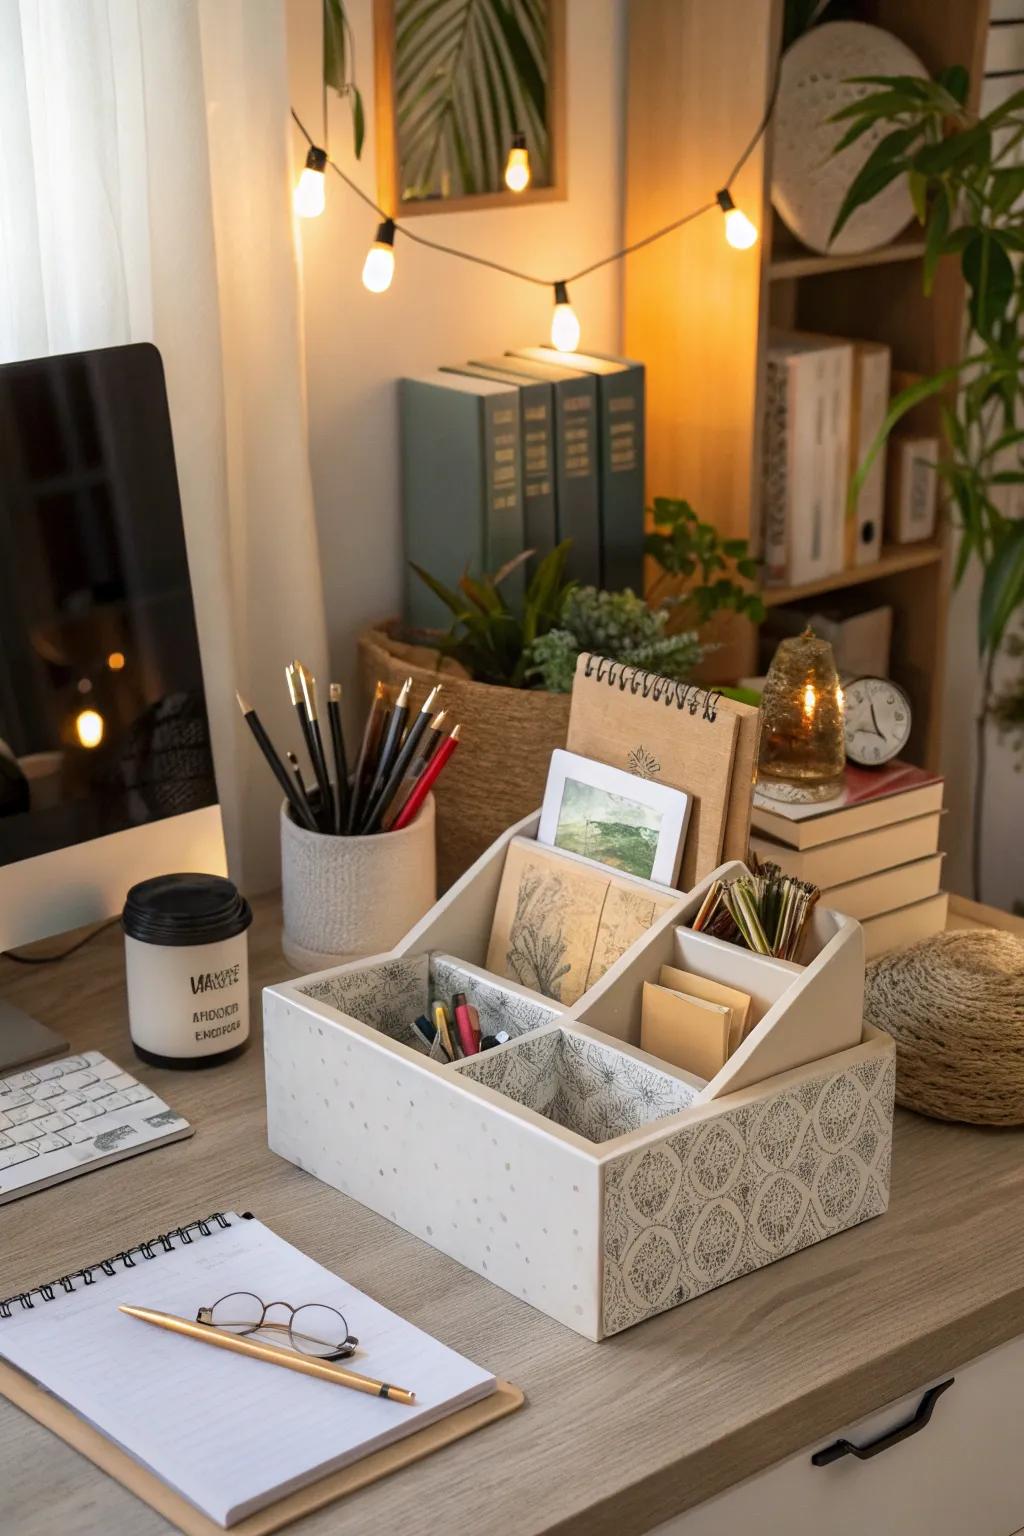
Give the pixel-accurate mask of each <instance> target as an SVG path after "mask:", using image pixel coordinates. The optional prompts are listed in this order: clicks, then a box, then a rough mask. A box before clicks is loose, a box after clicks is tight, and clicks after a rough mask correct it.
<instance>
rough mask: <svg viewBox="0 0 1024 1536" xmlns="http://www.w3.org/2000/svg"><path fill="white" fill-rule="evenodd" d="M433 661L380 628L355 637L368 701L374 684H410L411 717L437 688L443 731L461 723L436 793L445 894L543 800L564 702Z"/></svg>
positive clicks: (562, 730)
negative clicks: (441, 687) (444, 711)
mask: <svg viewBox="0 0 1024 1536" xmlns="http://www.w3.org/2000/svg"><path fill="white" fill-rule="evenodd" d="M437 661H438V655H437V652H436V651H433V650H429V649H427V648H426V647H423V646H417V645H405V644H404V643H403V642H401V641H399V640H395V639H393V638H392V636H391V635H390V634H389V633H388V631H387V629H385V628H379V629H369V630H365V631H364V632H363V634H362V635H360V637H359V671H360V678H361V681H362V685H363V692H364V694H365V696H366V699H367V700H368V699H369V698H370V697H371V696H372V692H373V685H374V683H375V682H376V681H377V679H378V678H379V679H380V680H381V682H385V683H401V682H402V681H404V679H405V678H407V677H411V678H412V680H413V699H412V703H413V708H414V709H417V708H419V706H420V704H421V703H422V701H423V699H424V698H425V696H426V694H427V693H428V691H429V690H430V689H431V688H433V686H434V684H435V683H439V682H440V683H443V684H444V692H443V693H442V695H441V700H440V703H441V705H443V707H444V708H445V709H447V711H448V723H449V724H451V725H454V724H455V722H456V721H461V723H462V732H461V745H460V747H459V750H458V751H457V752H456V753H455V756H454V757H453V758H452V760H451V763H450V764H449V765H448V767H447V768H446V769H445V771H444V773H443V774H442V775H441V777H440V778H439V779H438V781H437V786H436V788H435V790H434V795H435V799H436V801H437V879H438V889H439V890H440V891H444V890H447V888H448V886H449V885H451V883H452V881H453V880H457V879H458V877H459V876H460V875H461V874H462V872H463V870H466V869H468V868H469V866H470V865H471V864H472V863H473V862H474V861H475V860H476V859H477V858H479V856H480V854H481V853H483V851H484V849H485V848H489V847H490V845H491V844H492V843H493V842H494V840H495V838H496V837H498V835H499V834H500V833H502V832H504V830H505V828H506V827H508V826H510V825H511V824H512V823H513V822H515V821H520V820H521V819H522V818H523V817H524V816H528V815H529V814H530V812H531V811H535V810H536V809H537V807H538V806H539V805H540V803H541V801H542V800H543V799H544V785H545V783H546V782H547V776H548V761H549V759H550V757H551V753H552V752H553V751H554V750H555V748H556V747H564V746H565V738H566V733H567V731H568V728H569V699H570V696H569V694H567V693H544V692H543V691H542V690H540V689H534V688H495V687H492V686H491V685H490V684H489V683H475V682H473V681H472V679H471V678H470V677H468V676H467V674H466V672H465V670H464V669H463V668H462V667H460V666H459V665H458V664H457V663H455V662H452V661H450V660H449V659H448V658H445V659H444V660H443V661H442V664H441V667H440V669H438V666H437Z"/></svg>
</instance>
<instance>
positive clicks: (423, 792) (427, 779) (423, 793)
mask: <svg viewBox="0 0 1024 1536" xmlns="http://www.w3.org/2000/svg"><path fill="white" fill-rule="evenodd" d="M460 730H461V726H458V725H457V726H455V728H454V730H453V731H452V733H451V735H450V736H447V737H445V739H444V741H443V742H442V743H441V745H440V746H439V747H438V749H437V751H436V752H435V753H434V755H433V757H432V758H431V760H430V762H429V763H428V764H427V767H426V770H425V771H424V772H423V773H422V774H420V777H419V780H418V782H417V784H416V786H415V788H414V789H413V792H412V794H411V795H410V796H409V798H408V800H407V801H406V802H405V804H404V805H403V806H402V809H401V810H400V811H399V813H398V815H397V816H396V817H395V820H394V821H393V822H392V824H391V831H392V832H400V831H401V830H402V828H403V827H407V826H408V825H409V823H410V821H412V819H413V817H414V816H415V815H416V813H417V812H418V811H419V808H420V806H421V805H422V804H423V802H424V800H425V799H426V798H427V796H428V795H429V793H430V791H431V789H432V787H433V785H434V784H436V783H437V780H438V777H439V776H440V774H441V772H442V770H443V769H444V765H445V763H447V761H448V759H449V758H450V757H451V755H452V753H453V752H454V751H455V748H456V747H457V746H458V744H459V731H460Z"/></svg>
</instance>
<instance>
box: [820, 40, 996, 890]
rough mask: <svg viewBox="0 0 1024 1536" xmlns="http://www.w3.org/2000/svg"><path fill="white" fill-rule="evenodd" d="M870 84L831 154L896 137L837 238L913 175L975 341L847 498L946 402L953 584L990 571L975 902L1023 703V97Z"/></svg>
mask: <svg viewBox="0 0 1024 1536" xmlns="http://www.w3.org/2000/svg"><path fill="white" fill-rule="evenodd" d="M866 83H867V84H869V85H871V86H873V87H874V88H875V89H873V90H872V91H871V92H870V93H869V94H867V95H864V96H862V97H860V98H859V99H858V100H857V101H855V102H853V103H851V105H849V106H848V107H845V108H844V109H843V111H841V112H839V113H837V114H836V119H835V120H836V121H841V122H842V124H843V127H844V129H845V131H844V133H843V135H842V137H841V138H840V140H839V142H838V144H837V145H836V152H838V151H839V150H841V149H843V148H845V147H846V145H848V144H850V143H852V142H853V141H854V140H855V139H856V138H858V137H859V136H860V135H861V134H862V133H865V132H867V130H868V129H869V128H871V127H873V126H874V125H876V124H880V125H884V126H886V127H888V128H889V132H887V133H886V134H885V136H884V137H883V139H882V140H881V142H880V143H879V144H878V145H877V146H876V148H875V149H874V151H873V152H872V154H871V155H870V156H869V158H868V159H867V160H866V161H865V163H864V165H863V167H862V168H861V170H860V172H859V173H858V175H857V176H856V177H855V179H854V180H853V182H852V183H851V185H850V188H849V190H848V191H847V193H846V197H845V198H844V200H843V203H842V206H841V207H840V210H839V213H838V215H837V217H836V222H835V225H834V228H833V230H832V234H833V237H834V236H835V235H836V234H838V232H839V230H840V229H841V228H842V227H843V225H844V223H845V222H846V220H847V219H848V218H849V217H850V215H851V214H852V213H853V211H854V210H855V209H856V208H859V207H860V206H861V205H862V204H863V203H867V202H870V200H871V199H872V198H873V197H875V196H877V195H878V193H879V192H881V191H882V189H883V188H884V187H887V186H888V185H889V183H890V182H892V181H894V180H895V179H896V178H897V177H899V176H905V177H906V178H907V181H908V184H909V188H910V194H911V197H912V199H913V203H914V208H915V211H916V213H917V217H918V219H919V220H920V222H921V224H922V225H923V227H924V232H925V233H924V242H925V254H924V269H923V281H924V289H925V292H926V293H930V292H931V291H932V285H933V283H934V280H935V273H936V268H937V266H938V264H939V262H940V261H941V260H943V259H956V260H958V261H959V263H960V269H961V271H962V273H963V277H964V282H965V284H966V287H967V295H968V306H967V309H968V313H967V321H968V331H969V334H968V339H967V344H966V346H965V349H964V357H963V360H962V361H961V362H960V363H958V364H957V365H956V367H953V368H947V369H944V370H943V371H942V372H940V373H936V374H933V375H932V376H931V377H928V378H923V379H920V380H917V381H915V382H914V383H913V384H912V385H911V386H910V387H909V388H907V389H905V390H903V391H902V392H901V393H900V394H898V395H897V396H896V397H895V399H894V400H893V402H892V405H891V408H890V410H889V413H888V415H887V417H886V420H885V422H884V424H883V427H882V430H881V432H880V433H879V436H878V439H877V440H876V442H875V443H874V444H873V446H872V448H871V451H870V453H869V455H868V457H867V459H866V461H865V462H864V464H862V465H861V467H860V469H859V470H858V472H857V474H856V476H855V477H854V481H853V484H852V486H851V493H850V494H851V498H855V497H856V494H857V492H858V490H859V488H860V485H861V484H862V483H863V479H864V476H865V475H866V474H867V471H868V469H869V468H870V466H871V463H872V461H873V460H874V457H875V455H876V454H877V453H878V452H879V451H880V449H881V448H882V446H883V444H884V442H885V439H886V437H887V436H888V434H889V433H890V432H891V431H892V429H893V427H894V426H895V425H896V423H897V422H898V421H899V420H900V419H901V417H903V416H904V415H906V413H907V412H908V411H910V410H912V409H913V408H914V407H915V406H917V405H919V404H920V403H921V402H922V401H925V400H929V399H934V398H936V397H938V399H939V401H940V405H939V409H940V415H941V421H942V432H943V452H942V457H941V460H940V462H939V465H938V471H939V474H940V476H941V479H942V482H943V484H944V486H945V488H946V491H947V493H948V496H947V500H948V505H949V508H950V511H951V514H952V518H953V522H954V526H955V528H956V531H957V539H958V548H957V554H956V560H955V566H954V581H955V582H956V583H957V584H959V583H960V582H961V581H962V579H963V577H964V575H965V573H966V571H967V569H968V568H969V567H970V566H971V564H972V563H974V562H978V563H979V564H980V566H981V570H982V582H981V597H980V601H979V607H978V650H979V663H980V673H981V692H980V700H979V706H978V713H977V717H976V722H975V730H976V760H975V783H974V818H973V819H974V838H973V885H974V894H975V896H977V895H978V893H979V887H980V877H981V869H980V863H981V836H980V833H981V812H982V804H983V798H984V790H985V747H986V738H987V725H988V721H989V718H990V716H993V715H994V718H995V720H996V723H997V725H1000V726H1002V727H1003V728H1004V729H1009V730H1011V731H1012V730H1013V729H1014V726H1015V722H1019V720H1020V719H1021V702H1020V701H1021V698H1022V697H1024V674H1021V672H1020V656H1021V654H1022V650H1024V647H1021V646H1020V645H1019V643H1018V639H1017V634H1018V633H1019V631H1017V630H1016V626H1019V624H1020V621H1021V618H1022V617H1024V518H1021V517H1019V516H1014V515H1010V509H1009V508H1008V506H1007V504H1006V500H1005V498H1006V497H1007V495H1008V493H1010V492H1012V490H1013V487H1016V486H1020V485H1022V484H1024V454H1022V448H1024V426H1022V421H1024V413H1022V411H1021V406H1022V403H1024V401H1022V397H1024V379H1022V374H1021V325H1022V321H1024V268H1022V263H1021V260H1020V256H1021V252H1024V202H1022V195H1024V166H1021V165H1020V164H1017V163H1015V161H1016V156H1017V153H1018V150H1019V146H1020V144H1021V141H1022V140H1024V91H1016V92H1014V93H1013V94H1012V95H1010V96H1008V97H1007V98H1006V100H1005V101H1003V102H1001V103H1000V104H999V106H997V107H996V108H995V109H994V110H993V111H991V112H989V113H987V114H986V115H985V116H983V117H979V116H978V114H977V113H975V112H972V111H970V110H969V109H968V107H967V106H966V102H967V96H968V76H967V71H966V70H965V69H963V68H961V67H959V66H956V67H953V68H951V69H947V70H944V71H943V72H942V73H941V74H940V75H939V77H938V78H937V79H936V80H922V79H912V78H908V77H903V76H879V77H877V78H872V79H871V80H869V81H867V82H866ZM1007 642H1012V643H1011V644H1009V645H1008V644H1007ZM1004 651H1005V654H1006V656H1007V659H1008V660H1009V661H1010V662H1012V663H1015V664H1016V674H1017V675H1016V678H1015V680H1014V681H1011V682H1008V683H1006V684H1004V685H1003V687H1002V689H1001V690H1000V691H999V692H997V691H996V690H995V688H994V673H995V668H996V663H997V660H998V658H999V657H1000V655H1001V654H1002V653H1004Z"/></svg>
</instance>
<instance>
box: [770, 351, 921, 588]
mask: <svg viewBox="0 0 1024 1536" xmlns="http://www.w3.org/2000/svg"><path fill="white" fill-rule="evenodd" d="M890 371H891V357H890V352H889V348H888V347H885V346H882V345H880V344H878V343H876V342H862V341H844V340H841V339H838V338H836V337H833V336H814V335H808V334H805V333H803V332H796V331H790V332H786V331H778V332H773V333H772V335H771V336H770V338H769V343H768V349H767V358H766V372H765V395H764V420H763V429H762V435H761V453H762V500H761V546H762V549H761V552H762V556H763V559H764V581H765V584H766V585H772V584H773V583H774V584H782V585H801V584H803V583H805V582H810V581H818V580H820V579H822V578H823V577H828V576H833V575H835V574H836V572H838V571H842V570H844V569H845V568H846V567H847V566H856V565H868V564H870V563H871V562H873V561H875V560H877V559H878V558H879V556H880V554H881V552H882V530H883V524H884V521H885V455H884V454H879V456H878V458H877V459H876V460H875V463H874V465H873V466H872V469H871V472H870V474H869V475H868V476H867V478H866V480H865V482H864V485H863V486H862V488H861V491H860V495H859V496H858V498H857V504H856V508H855V509H854V510H853V511H851V512H849V514H848V509H847V493H848V490H849V486H850V481H851V478H852V476H853V475H854V473H855V472H856V470H857V468H858V467H859V465H860V464H861V462H862V461H863V459H864V457H865V455H866V453H867V451H868V449H869V448H870V446H871V444H872V442H873V441H874V438H875V436H876V434H877V432H878V430H879V428H880V427H881V425H882V422H883V420H884V418H885V413H886V410H887V408H888V404H889V383H890Z"/></svg>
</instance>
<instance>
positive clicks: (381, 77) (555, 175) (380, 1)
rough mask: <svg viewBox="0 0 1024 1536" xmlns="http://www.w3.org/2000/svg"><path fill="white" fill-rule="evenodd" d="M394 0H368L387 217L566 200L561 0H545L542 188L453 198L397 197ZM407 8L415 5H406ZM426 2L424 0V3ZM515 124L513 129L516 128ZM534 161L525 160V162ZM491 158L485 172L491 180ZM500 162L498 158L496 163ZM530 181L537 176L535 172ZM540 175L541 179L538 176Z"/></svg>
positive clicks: (381, 191) (380, 185)
mask: <svg viewBox="0 0 1024 1536" xmlns="http://www.w3.org/2000/svg"><path fill="white" fill-rule="evenodd" d="M398 3H399V0H374V8H373V49H374V96H375V114H374V118H375V127H376V146H375V148H376V156H377V201H378V203H379V204H380V206H381V207H382V208H384V209H386V210H387V212H388V214H389V215H390V216H391V217H399V216H401V217H402V218H408V217H409V216H411V215H418V214H425V213H459V212H467V211H471V210H473V209H478V208H479V209H483V208H513V207H518V206H520V205H522V204H524V203H543V202H556V201H562V200H564V199H565V198H566V197H567V196H568V177H567V165H566V160H567V155H566V134H565V111H566V84H565V0H546V4H547V13H548V25H547V82H546V111H545V122H546V126H547V133H548V154H547V166H546V168H544V169H542V171H541V175H542V176H543V181H542V184H540V185H535V184H534V183H533V182H531V185H530V186H529V187H527V188H526V190H525V191H523V192H510V191H509V190H508V189H507V188H506V187H505V186H504V184H503V183H501V184H500V187H499V188H495V187H493V186H488V188H487V190H484V191H481V192H471V193H463V192H460V193H458V194H456V195H453V196H448V197H446V196H443V195H428V196H423V197H404V198H403V196H402V184H403V176H402V165H401V149H400V142H399V130H398V108H399V102H398V97H397V86H396V76H397V66H398V60H397V56H396V32H397V29H396V8H397V4H398ZM407 3H409V4H413V3H415V0H407ZM424 3H427V0H424ZM519 126H520V125H518V124H517V125H516V127H517V128H518V127H519ZM532 159H534V156H532V155H531V160H532ZM493 160H494V157H493V155H492V156H491V162H492V165H491V171H492V179H493ZM503 163H504V160H503V157H502V164H503ZM534 169H535V178H536V175H537V171H536V167H535V168H534ZM545 170H546V174H545V173H544V172H545Z"/></svg>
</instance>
